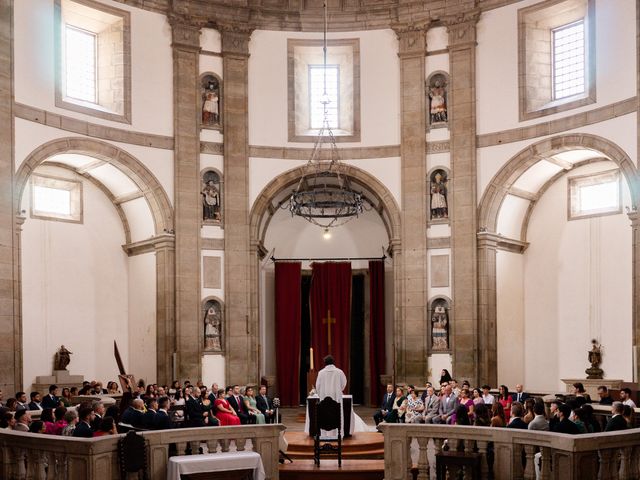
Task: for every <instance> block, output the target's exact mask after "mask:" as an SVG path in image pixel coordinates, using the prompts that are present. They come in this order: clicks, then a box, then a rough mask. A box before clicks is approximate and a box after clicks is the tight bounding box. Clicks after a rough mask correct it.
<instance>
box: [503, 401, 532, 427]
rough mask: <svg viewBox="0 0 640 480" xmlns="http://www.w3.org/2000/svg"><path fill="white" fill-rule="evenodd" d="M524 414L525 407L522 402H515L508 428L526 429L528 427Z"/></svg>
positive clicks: (512, 406)
mask: <svg viewBox="0 0 640 480" xmlns="http://www.w3.org/2000/svg"><path fill="white" fill-rule="evenodd" d="M523 416H524V408H523V407H522V404H521V403H514V404H513V405H511V421H510V422H509V425H507V428H519V429H521V430H526V429H527V428H528V426H527V423H526V422H525V421H524V420H523V419H522V417H523Z"/></svg>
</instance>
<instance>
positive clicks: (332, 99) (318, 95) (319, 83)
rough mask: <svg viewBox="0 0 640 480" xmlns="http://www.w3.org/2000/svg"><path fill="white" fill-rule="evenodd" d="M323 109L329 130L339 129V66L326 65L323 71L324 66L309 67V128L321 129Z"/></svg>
mask: <svg viewBox="0 0 640 480" xmlns="http://www.w3.org/2000/svg"><path fill="white" fill-rule="evenodd" d="M325 74H326V93H327V97H326V98H324V93H325ZM327 101H328V103H327ZM325 105H326V107H325ZM325 108H326V110H327V121H328V124H329V125H328V126H329V128H332V129H337V128H340V121H339V118H340V114H339V112H340V66H339V65H327V67H326V70H325V67H324V65H309V117H310V118H309V124H310V126H309V128H311V129H314V130H315V129H320V128H322V127H323V123H324V112H325Z"/></svg>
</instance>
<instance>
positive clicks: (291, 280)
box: [275, 262, 302, 407]
mask: <svg viewBox="0 0 640 480" xmlns="http://www.w3.org/2000/svg"><path fill="white" fill-rule="evenodd" d="M301 272H302V264H301V263H299V262H291V263H289V262H276V295H275V296H276V299H275V300H276V371H277V379H278V389H279V390H280V404H281V405H283V406H296V407H297V406H298V404H299V403H300V398H299V397H300V315H301V313H300V285H301V274H302V273H301Z"/></svg>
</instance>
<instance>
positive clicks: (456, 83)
mask: <svg viewBox="0 0 640 480" xmlns="http://www.w3.org/2000/svg"><path fill="white" fill-rule="evenodd" d="M479 16H480V11H479V10H473V11H468V12H465V13H461V14H458V15H451V16H446V17H443V18H442V22H443V23H444V25H446V27H447V31H448V32H449V75H450V77H451V84H450V90H449V105H448V113H449V129H450V143H451V153H450V155H451V180H452V182H451V184H452V188H451V190H450V205H449V214H450V217H451V255H452V257H453V259H452V276H453V285H452V296H453V303H454V305H455V313H456V315H455V318H454V319H453V321H452V334H453V342H452V348H453V372H452V374H453V375H454V376H455V377H456V378H466V379H469V381H470V382H471V384H472V385H477V384H478V379H479V377H478V371H477V368H476V367H477V364H478V337H479V331H478V325H477V323H476V321H477V304H476V292H477V289H476V286H477V279H476V268H477V264H476V255H477V252H476V232H477V214H476V204H477V202H476V195H477V194H476V89H475V86H476V75H475V72H476V22H477V21H478V18H479ZM494 368H495V366H494ZM482 380H484V379H482Z"/></svg>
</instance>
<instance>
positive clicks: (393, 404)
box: [373, 370, 636, 434]
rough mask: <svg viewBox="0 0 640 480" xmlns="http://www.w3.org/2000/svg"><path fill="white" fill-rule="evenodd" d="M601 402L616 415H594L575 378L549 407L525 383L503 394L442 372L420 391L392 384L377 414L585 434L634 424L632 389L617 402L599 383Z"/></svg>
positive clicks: (381, 418)
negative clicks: (436, 382) (602, 417)
mask: <svg viewBox="0 0 640 480" xmlns="http://www.w3.org/2000/svg"><path fill="white" fill-rule="evenodd" d="M598 395H599V397H600V401H599V402H598V404H599V405H606V406H610V407H611V416H610V417H608V419H607V422H606V424H601V423H600V422H599V421H598V419H597V418H596V416H595V415H594V409H593V407H592V405H591V403H592V401H591V398H590V397H589V395H588V394H587V393H586V391H585V388H584V385H583V384H582V383H575V384H574V385H573V388H572V392H571V395H570V396H568V397H567V398H566V401H561V400H554V401H552V402H551V404H550V408H549V410H548V411H547V409H546V408H545V403H544V401H543V399H542V398H541V397H535V398H534V397H532V396H530V395H529V394H528V393H527V392H525V391H524V387H523V386H522V385H521V384H518V385H516V389H515V392H510V391H509V388H508V387H507V386H506V385H500V387H499V389H498V394H497V395H495V396H494V395H493V394H492V393H491V387H490V386H489V385H482V386H481V387H475V388H471V386H470V384H469V382H468V381H466V380H465V381H463V382H462V384H461V385H458V382H457V381H456V380H455V379H453V378H451V375H450V374H449V372H448V371H447V370H443V371H442V375H441V379H440V385H439V388H435V387H434V386H433V385H432V384H431V383H430V382H426V385H425V389H424V392H423V393H422V394H421V395H419V394H418V390H417V389H416V388H415V387H414V386H413V385H408V386H407V387H406V391H405V389H404V388H403V387H400V386H396V387H394V385H392V384H389V385H387V391H386V393H385V395H384V397H383V399H382V403H381V405H380V409H379V410H377V411H376V413H375V415H374V417H373V418H374V421H375V423H376V425H379V424H380V423H383V422H384V423H427V424H444V425H474V426H481V427H504V428H516V429H528V430H543V431H552V432H557V433H568V434H580V433H597V432H601V431H605V432H609V431H618V430H625V429H627V428H631V427H633V426H634V425H635V422H634V408H636V405H635V403H634V402H633V400H632V399H631V390H630V389H628V388H624V389H622V390H621V391H620V400H619V401H614V400H613V398H612V397H611V395H610V392H609V391H608V389H607V387H606V386H601V387H599V388H598Z"/></svg>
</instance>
